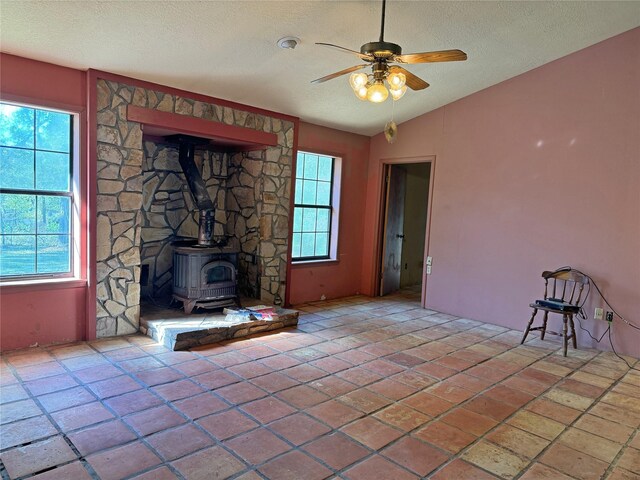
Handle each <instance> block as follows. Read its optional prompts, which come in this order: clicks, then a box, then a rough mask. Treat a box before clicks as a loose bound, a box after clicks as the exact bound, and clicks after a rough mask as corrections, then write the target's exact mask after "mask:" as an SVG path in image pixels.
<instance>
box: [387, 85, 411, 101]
mask: <svg viewBox="0 0 640 480" xmlns="http://www.w3.org/2000/svg"><path fill="white" fill-rule="evenodd" d="M406 92H407V86H406V85H404V86H403V87H402V88H399V89H398V90H394V89H390V90H389V93H390V94H391V98H393V99H394V100H400V99H401V98H402V96H403V95H404V94H405V93H406Z"/></svg>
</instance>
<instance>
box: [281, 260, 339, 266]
mask: <svg viewBox="0 0 640 480" xmlns="http://www.w3.org/2000/svg"><path fill="white" fill-rule="evenodd" d="M334 263H340V260H338V259H337V258H323V259H322V260H299V261H296V260H292V261H291V266H292V267H294V268H295V267H297V266H300V267H308V266H311V265H322V264H334Z"/></svg>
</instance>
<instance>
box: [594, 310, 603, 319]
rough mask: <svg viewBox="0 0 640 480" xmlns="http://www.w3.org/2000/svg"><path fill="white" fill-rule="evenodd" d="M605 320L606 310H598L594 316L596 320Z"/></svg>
mask: <svg viewBox="0 0 640 480" xmlns="http://www.w3.org/2000/svg"><path fill="white" fill-rule="evenodd" d="M603 318H604V310H603V309H602V308H596V311H595V312H594V314H593V319H594V320H602V319H603Z"/></svg>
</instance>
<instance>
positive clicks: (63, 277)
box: [0, 98, 81, 286]
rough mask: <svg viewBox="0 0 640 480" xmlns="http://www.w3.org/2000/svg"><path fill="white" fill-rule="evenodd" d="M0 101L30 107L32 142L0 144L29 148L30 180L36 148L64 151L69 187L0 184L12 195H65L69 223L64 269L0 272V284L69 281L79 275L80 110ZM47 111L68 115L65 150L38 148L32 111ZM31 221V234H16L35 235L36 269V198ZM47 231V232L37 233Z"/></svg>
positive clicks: (35, 103) (35, 166)
mask: <svg viewBox="0 0 640 480" xmlns="http://www.w3.org/2000/svg"><path fill="white" fill-rule="evenodd" d="M0 103H1V104H4V105H11V106H16V107H21V108H30V109H32V110H34V120H33V121H34V125H33V131H34V146H33V148H27V147H15V146H10V145H0V147H2V148H11V149H16V150H26V151H31V152H33V155H34V163H33V169H34V181H35V178H36V176H35V175H36V169H37V164H36V158H35V157H36V154H37V152H45V153H47V152H48V153H65V154H67V153H68V155H69V177H68V178H69V188H68V190H66V191H59V190H43V189H36V188H35V185H34V188H33V189H25V188H0V194H13V195H30V196H33V197H38V196H41V197H53V198H57V197H65V198H69V200H70V201H69V227H68V233H65V234H64V235H68V237H69V270H68V271H67V272H45V273H27V274H21V275H1V276H0V285H3V286H4V285H21V284H34V283H41V282H42V281H52V280H60V281H69V280H76V279H80V254H79V253H80V241H81V233H80V223H81V218H80V208H81V205H80V204H79V202H81V197H80V189H79V183H78V182H79V175H80V149H79V145H80V130H79V129H80V115H81V114H80V112H75V111H72V110H67V109H64V108H57V107H54V106H48V105H46V104H40V103H39V102H22V101H14V100H11V99H9V98H0ZM37 110H40V111H50V112H55V113H63V114H65V115H69V152H60V151H54V150H47V149H38V148H37V137H36V129H37V123H36V122H37V115H36V114H35V111H37ZM35 222H36V232H35V233H33V234H17V235H18V236H19V235H24V236H27V235H33V236H35V237H36V240H35V241H36V247H35V268H36V270H37V265H38V244H37V242H38V236H39V234H38V232H37V223H38V203H37V198H36V207H35ZM40 235H47V234H40ZM51 235H59V234H51Z"/></svg>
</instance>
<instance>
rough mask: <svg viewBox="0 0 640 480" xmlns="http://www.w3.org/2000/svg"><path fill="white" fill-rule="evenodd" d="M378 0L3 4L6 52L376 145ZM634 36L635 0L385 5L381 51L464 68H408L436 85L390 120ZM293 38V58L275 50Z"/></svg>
mask: <svg viewBox="0 0 640 480" xmlns="http://www.w3.org/2000/svg"><path fill="white" fill-rule="evenodd" d="M380 9H381V2H380V1H328V0H316V1H311V0H299V1H269V0H264V1H242V0H234V1H212V0H210V1H159V0H158V1H134V0H124V1H95V0H84V1H36V0H29V1H15V0H2V1H0V18H1V20H0V47H1V49H2V51H3V52H7V53H12V54H15V55H21V56H24V57H29V58H34V59H37V60H43V61H47V62H52V63H56V64H60V65H65V66H69V67H74V68H80V69H87V68H95V69H99V70H105V71H109V72H113V73H119V74H122V75H128V76H131V77H135V78H139V79H143V80H149V81H153V82H157V83H161V84H165V85H169V86H173V87H177V88H181V89H185V90H190V91H193V92H198V93H203V94H207V95H211V96H214V97H218V98H223V99H228V100H232V101H236V102H240V103H244V104H248V105H253V106H256V107H262V108H266V109H269V110H274V111H278V112H282V113H287V114H290V115H295V116H298V117H300V118H301V119H302V120H305V121H308V122H312V123H316V124H320V125H326V126H330V127H334V128H338V129H341V130H346V131H351V132H356V133H361V134H365V135H373V134H376V133H378V132H381V131H382V129H383V126H384V124H385V123H386V122H387V121H388V120H389V119H390V117H391V110H392V107H391V104H392V102H391V100H390V99H389V100H387V101H386V102H385V103H384V104H381V105H373V104H370V103H368V102H361V101H359V100H358V99H357V98H356V97H355V96H354V95H353V93H352V91H351V89H350V87H349V86H348V76H345V77H341V78H338V79H334V80H331V81H329V82H326V83H323V84H317V85H311V84H310V81H311V80H313V79H315V78H318V77H321V76H324V75H327V74H329V73H333V72H335V71H338V70H342V69H344V68H347V67H349V66H352V65H357V64H359V63H362V62H361V61H360V60H359V59H358V58H356V57H355V56H353V57H352V56H351V55H349V54H345V53H342V52H339V51H334V50H332V49H329V48H325V47H320V46H316V45H314V42H328V43H334V44H338V45H341V46H344V47H347V48H350V49H353V50H359V49H360V45H362V44H363V43H366V42H370V41H376V40H377V39H378V36H379V29H380ZM639 25H640V1H626V2H617V1H603V2H591V1H579V2H571V1H532V2H516V1H513V2H512V1H508V2H488V1H474V2H458V1H444V2H436V1H434V2H431V1H429V2H427V1H403V0H388V2H387V20H386V27H385V40H386V41H390V42H394V43H398V44H400V45H401V46H402V48H403V53H413V52H423V51H431V50H443V49H451V48H459V49H461V50H464V51H465V52H466V53H467V54H468V56H469V60H467V61H466V62H457V63H441V64H421V65H410V66H408V69H409V70H411V71H412V72H413V73H415V74H416V75H419V76H420V77H422V78H424V79H425V80H426V81H428V82H429V83H430V84H431V87H429V88H428V89H426V90H423V91H420V92H412V91H409V92H407V94H406V95H405V97H404V98H403V99H402V100H400V101H399V102H397V103H396V105H395V120H396V122H397V123H400V122H402V121H406V120H409V119H411V118H414V117H416V116H418V115H421V114H423V113H425V112H428V111H430V110H433V109H435V108H437V107H440V106H442V105H445V104H447V103H449V102H451V101H454V100H456V99H459V98H462V97H464V96H466V95H469V94H471V93H473V92H476V91H478V90H481V89H483V88H486V87H489V86H491V85H494V84H496V83H498V82H501V81H503V80H506V79H508V78H511V77H513V76H516V75H518V74H521V73H523V72H526V71H528V70H531V69H532V68H535V67H538V66H540V65H542V64H545V63H547V62H549V61H552V60H554V59H557V58H560V57H562V56H564V55H567V54H569V53H572V52H574V51H576V50H580V49H582V48H584V47H587V46H589V45H592V44H594V43H597V42H599V41H601V40H604V39H606V38H609V37H612V36H614V35H616V34H619V33H622V32H625V31H627V30H630V29H632V28H634V27H637V26H639ZM286 35H293V36H297V37H299V38H300V39H301V43H300V44H299V45H298V47H297V48H296V49H295V50H282V49H279V48H278V47H277V46H276V42H277V40H278V39H279V38H280V37H283V36H286Z"/></svg>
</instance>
